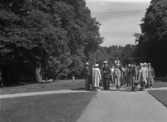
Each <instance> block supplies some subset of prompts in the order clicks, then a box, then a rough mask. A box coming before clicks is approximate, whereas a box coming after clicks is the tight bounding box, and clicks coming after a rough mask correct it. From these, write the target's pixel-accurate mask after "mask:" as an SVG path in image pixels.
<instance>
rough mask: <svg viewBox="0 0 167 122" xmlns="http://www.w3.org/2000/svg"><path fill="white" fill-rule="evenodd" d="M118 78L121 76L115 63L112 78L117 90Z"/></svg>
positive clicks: (118, 86)
mask: <svg viewBox="0 0 167 122" xmlns="http://www.w3.org/2000/svg"><path fill="white" fill-rule="evenodd" d="M120 78H121V71H120V69H119V66H118V65H116V66H115V70H114V80H115V86H116V89H117V90H120V89H119V88H120Z"/></svg>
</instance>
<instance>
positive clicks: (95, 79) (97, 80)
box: [92, 64, 102, 90]
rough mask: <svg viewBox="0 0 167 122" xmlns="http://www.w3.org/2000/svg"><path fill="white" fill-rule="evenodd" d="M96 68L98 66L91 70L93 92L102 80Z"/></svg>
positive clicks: (96, 65)
mask: <svg viewBox="0 0 167 122" xmlns="http://www.w3.org/2000/svg"><path fill="white" fill-rule="evenodd" d="M98 66H99V65H98V64H95V67H94V68H93V71H92V86H93V88H94V89H95V90H98V88H99V83H100V80H101V79H102V78H101V72H100V69H99V68H98Z"/></svg>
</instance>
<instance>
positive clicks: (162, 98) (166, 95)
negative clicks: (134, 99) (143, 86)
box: [148, 90, 167, 108]
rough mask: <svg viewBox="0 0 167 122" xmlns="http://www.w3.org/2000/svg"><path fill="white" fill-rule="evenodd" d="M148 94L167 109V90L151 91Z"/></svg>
mask: <svg viewBox="0 0 167 122" xmlns="http://www.w3.org/2000/svg"><path fill="white" fill-rule="evenodd" d="M148 93H149V94H151V95H152V96H153V97H154V98H155V99H157V100H158V101H159V102H161V103H162V104H163V105H164V106H166V108H167V90H149V91H148Z"/></svg>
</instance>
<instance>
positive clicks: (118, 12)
mask: <svg viewBox="0 0 167 122" xmlns="http://www.w3.org/2000/svg"><path fill="white" fill-rule="evenodd" d="M150 1H151V0H86V4H87V7H88V8H89V9H90V10H91V13H92V17H96V19H97V21H98V22H100V23H101V26H100V34H101V36H102V37H104V38H105V40H104V42H103V44H102V46H111V45H121V46H125V45H126V44H135V41H134V40H135V38H134V36H133V34H134V33H140V26H139V24H140V23H141V19H142V18H143V17H144V15H145V12H146V9H147V8H148V6H149V4H150Z"/></svg>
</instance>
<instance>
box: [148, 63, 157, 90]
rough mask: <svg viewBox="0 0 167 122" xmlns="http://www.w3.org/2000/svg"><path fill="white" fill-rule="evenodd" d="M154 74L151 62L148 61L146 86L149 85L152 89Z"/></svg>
mask: <svg viewBox="0 0 167 122" xmlns="http://www.w3.org/2000/svg"><path fill="white" fill-rule="evenodd" d="M154 76H155V72H154V69H153V68H152V67H151V64H150V63H148V86H149V87H150V89H152V86H153V85H154Z"/></svg>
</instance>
